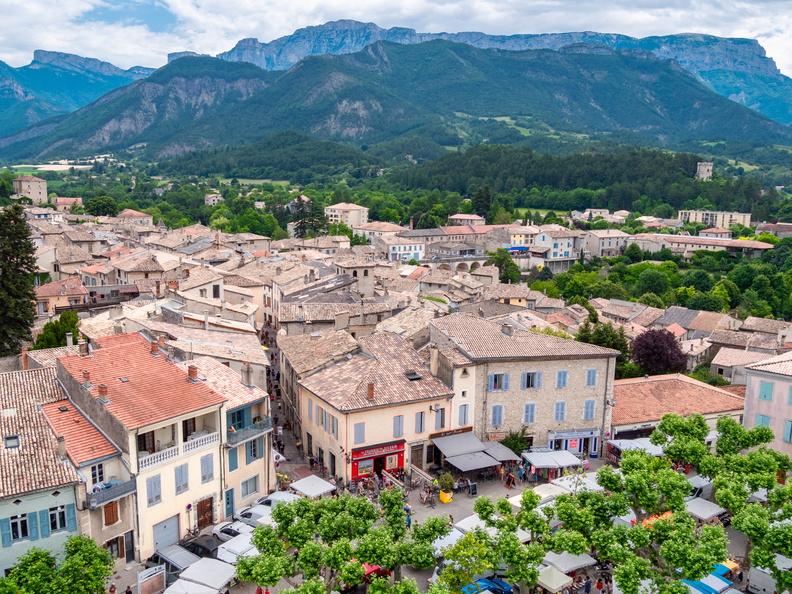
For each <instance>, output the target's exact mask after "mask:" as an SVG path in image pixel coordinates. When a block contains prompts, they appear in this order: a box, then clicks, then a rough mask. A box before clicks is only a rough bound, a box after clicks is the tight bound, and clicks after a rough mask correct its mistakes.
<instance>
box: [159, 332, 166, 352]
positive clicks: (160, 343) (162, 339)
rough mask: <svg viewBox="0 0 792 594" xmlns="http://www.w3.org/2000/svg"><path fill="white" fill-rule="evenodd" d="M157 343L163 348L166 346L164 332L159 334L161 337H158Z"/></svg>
mask: <svg viewBox="0 0 792 594" xmlns="http://www.w3.org/2000/svg"><path fill="white" fill-rule="evenodd" d="M157 345H158V346H159V348H160V349H162V348H163V347H164V346H165V336H164V335H162V334H160V335H159V337H158V338H157Z"/></svg>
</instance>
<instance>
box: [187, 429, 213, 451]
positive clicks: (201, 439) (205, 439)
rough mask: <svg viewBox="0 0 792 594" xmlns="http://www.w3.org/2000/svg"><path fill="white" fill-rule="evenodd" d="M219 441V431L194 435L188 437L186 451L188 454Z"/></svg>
mask: <svg viewBox="0 0 792 594" xmlns="http://www.w3.org/2000/svg"><path fill="white" fill-rule="evenodd" d="M218 441H220V434H219V433H217V432H214V433H207V434H206V435H201V436H198V437H193V438H192V439H188V440H187V441H185V442H184V453H185V454H186V453H187V452H194V451H195V450H200V449H201V448H205V447H206V446H208V445H212V444H213V443H217V442H218Z"/></svg>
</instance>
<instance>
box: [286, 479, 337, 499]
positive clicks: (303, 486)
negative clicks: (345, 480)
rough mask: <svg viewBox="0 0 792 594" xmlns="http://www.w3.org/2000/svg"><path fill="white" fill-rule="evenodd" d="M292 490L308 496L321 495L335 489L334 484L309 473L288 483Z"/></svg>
mask: <svg viewBox="0 0 792 594" xmlns="http://www.w3.org/2000/svg"><path fill="white" fill-rule="evenodd" d="M289 488H290V489H291V490H292V491H296V492H297V493H299V494H300V495H305V496H306V497H308V498H314V497H321V496H322V495H327V494H329V493H332V492H333V491H335V489H336V486H335V485H334V484H333V483H330V482H328V481H326V480H324V479H323V478H321V477H318V476H316V475H315V474H311V475H308V476H306V477H305V478H302V479H300V480H299V481H295V482H293V483H292V484H291V485H289Z"/></svg>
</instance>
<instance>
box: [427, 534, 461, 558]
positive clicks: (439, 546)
mask: <svg viewBox="0 0 792 594" xmlns="http://www.w3.org/2000/svg"><path fill="white" fill-rule="evenodd" d="M463 536H464V534H463V533H462V532H461V531H460V530H457V529H456V528H451V531H450V532H449V533H448V534H446V535H445V536H441V537H440V538H437V539H435V541H434V542H433V543H432V548H433V549H434V554H435V556H436V557H439V556H440V554H441V553H442V552H443V549H447V548H448V547H450V546H453V545H454V544H456V542H457V541H458V540H459V539H460V538H462V537H463Z"/></svg>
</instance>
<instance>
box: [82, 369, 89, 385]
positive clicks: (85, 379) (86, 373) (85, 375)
mask: <svg viewBox="0 0 792 594" xmlns="http://www.w3.org/2000/svg"><path fill="white" fill-rule="evenodd" d="M83 383H85V384H90V383H91V372H90V371H88V370H87V369H83Z"/></svg>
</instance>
